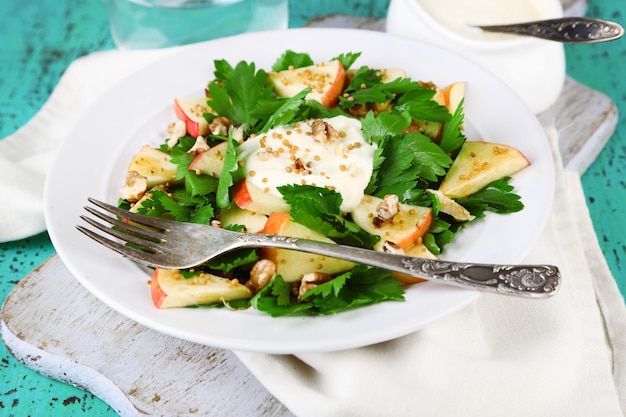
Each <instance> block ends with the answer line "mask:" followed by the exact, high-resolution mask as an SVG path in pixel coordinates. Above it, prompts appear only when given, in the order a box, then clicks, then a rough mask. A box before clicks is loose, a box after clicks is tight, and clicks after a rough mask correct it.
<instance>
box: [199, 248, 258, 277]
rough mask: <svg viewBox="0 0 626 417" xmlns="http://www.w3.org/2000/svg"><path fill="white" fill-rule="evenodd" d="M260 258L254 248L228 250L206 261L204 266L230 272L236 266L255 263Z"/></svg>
mask: <svg viewBox="0 0 626 417" xmlns="http://www.w3.org/2000/svg"><path fill="white" fill-rule="evenodd" d="M258 259H259V255H258V254H257V253H256V251H255V250H254V249H240V250H234V251H231V252H227V253H225V254H223V255H220V256H218V257H216V258H213V259H211V260H210V261H208V262H206V263H205V264H204V266H206V267H208V268H210V269H213V270H216V271H222V272H224V273H229V272H230V271H232V270H233V269H235V268H238V267H241V266H246V265H250V264H253V263H254V262H256V261H257V260H258Z"/></svg>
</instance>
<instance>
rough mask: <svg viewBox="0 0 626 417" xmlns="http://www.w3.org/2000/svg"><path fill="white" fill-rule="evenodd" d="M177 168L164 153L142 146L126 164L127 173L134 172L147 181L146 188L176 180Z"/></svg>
mask: <svg viewBox="0 0 626 417" xmlns="http://www.w3.org/2000/svg"><path fill="white" fill-rule="evenodd" d="M176 168H177V166H176V165H175V164H173V163H172V162H171V157H170V156H169V155H168V154H166V153H165V152H161V151H160V150H158V149H154V148H152V147H150V146H148V145H144V146H142V147H141V149H139V152H137V153H136V154H135V156H133V157H132V159H131V160H130V163H129V164H128V172H130V171H136V172H138V173H139V174H140V175H143V176H144V177H146V178H147V179H148V185H147V187H148V188H152V187H154V186H155V185H159V184H165V183H167V182H170V181H174V179H176Z"/></svg>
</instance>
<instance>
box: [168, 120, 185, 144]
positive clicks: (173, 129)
mask: <svg viewBox="0 0 626 417" xmlns="http://www.w3.org/2000/svg"><path fill="white" fill-rule="evenodd" d="M167 133H169V134H170V137H169V139H168V140H167V146H168V147H170V148H173V147H174V146H176V144H177V143H178V140H179V139H180V138H182V137H183V136H185V135H186V134H187V125H186V124H185V122H184V121H182V120H176V121H175V122H174V123H170V124H169V125H168V126H167Z"/></svg>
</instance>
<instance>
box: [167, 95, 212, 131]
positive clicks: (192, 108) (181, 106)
mask: <svg viewBox="0 0 626 417" xmlns="http://www.w3.org/2000/svg"><path fill="white" fill-rule="evenodd" d="M210 112H211V108H210V107H209V105H208V104H207V98H206V97H182V98H176V99H174V113H175V114H176V117H178V118H179V119H180V120H182V121H184V122H185V125H186V126H187V133H189V134H190V135H191V136H193V137H194V138H197V137H198V136H204V135H206V134H207V133H208V132H209V122H207V120H206V119H205V118H204V116H202V115H203V114H204V113H210Z"/></svg>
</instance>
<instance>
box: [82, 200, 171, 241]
mask: <svg viewBox="0 0 626 417" xmlns="http://www.w3.org/2000/svg"><path fill="white" fill-rule="evenodd" d="M84 209H85V210H87V211H88V212H89V213H90V214H92V215H94V216H96V217H97V218H99V219H100V220H103V221H105V222H107V223H110V224H112V225H113V226H117V227H119V228H120V229H124V231H126V232H127V233H132V234H134V235H137V236H140V237H142V238H144V239H148V240H151V241H154V242H161V243H164V240H163V236H164V233H163V232H160V231H156V230H154V229H146V228H145V227H139V226H135V225H133V224H129V223H127V222H124V221H121V220H118V219H116V218H113V217H111V216H107V215H106V214H103V213H100V212H99V211H97V210H94V209H93V208H91V207H84ZM81 218H83V220H85V217H83V216H81ZM94 226H95V225H94ZM96 227H97V226H96ZM100 230H103V229H100ZM108 230H109V228H107V229H106V230H103V231H104V232H107V231H108ZM118 237H119V236H118Z"/></svg>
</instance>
